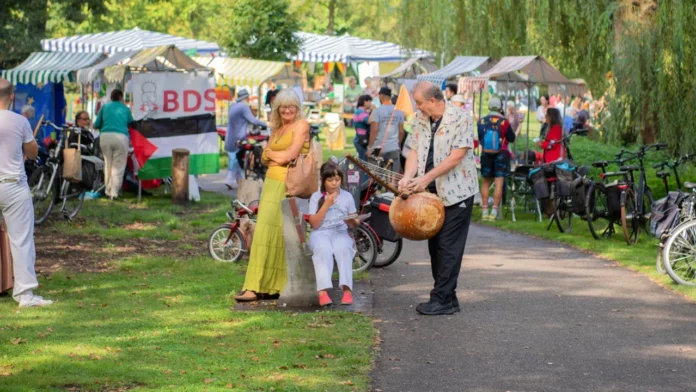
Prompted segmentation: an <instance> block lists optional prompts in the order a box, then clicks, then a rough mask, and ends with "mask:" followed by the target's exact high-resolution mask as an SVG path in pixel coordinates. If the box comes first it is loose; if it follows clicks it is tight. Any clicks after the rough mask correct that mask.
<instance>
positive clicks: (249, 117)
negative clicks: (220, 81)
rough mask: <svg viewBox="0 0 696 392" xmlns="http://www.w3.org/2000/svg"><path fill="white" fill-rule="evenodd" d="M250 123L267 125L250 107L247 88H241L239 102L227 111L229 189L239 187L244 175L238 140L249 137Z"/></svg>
mask: <svg viewBox="0 0 696 392" xmlns="http://www.w3.org/2000/svg"><path fill="white" fill-rule="evenodd" d="M279 94H280V93H279ZM276 97H277V95H276ZM274 101H275V99H274ZM249 124H254V125H257V126H260V127H265V126H267V125H266V123H265V122H263V121H261V120H259V119H257V118H256V117H254V114H253V113H252V112H251V107H249V92H248V91H247V90H246V89H241V90H239V93H238V94H237V102H235V103H233V104H232V105H231V106H230V111H229V112H228V113H227V134H226V135H225V151H226V152H227V157H228V158H229V160H228V161H227V178H226V179H225V185H227V189H229V190H232V189H236V188H237V187H239V180H241V179H242V178H243V176H244V174H243V172H242V168H241V167H240V166H239V162H238V161H237V150H238V147H237V141H239V140H242V139H244V138H246V137H247V126H248V125H249Z"/></svg>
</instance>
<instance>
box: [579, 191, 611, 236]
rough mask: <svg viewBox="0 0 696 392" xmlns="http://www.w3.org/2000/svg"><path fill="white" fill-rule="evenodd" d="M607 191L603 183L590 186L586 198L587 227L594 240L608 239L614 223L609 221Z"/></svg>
mask: <svg viewBox="0 0 696 392" xmlns="http://www.w3.org/2000/svg"><path fill="white" fill-rule="evenodd" d="M608 211H609V210H608V209H607V190H606V188H605V187H604V184H602V183H594V184H592V185H590V189H588V190H587V196H585V215H586V216H587V226H588V227H589V228H590V233H592V237H594V239H596V240H599V239H602V238H603V237H604V238H606V237H608V235H609V233H610V232H611V226H612V223H611V222H610V221H609V219H608Z"/></svg>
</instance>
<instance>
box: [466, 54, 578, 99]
mask: <svg viewBox="0 0 696 392" xmlns="http://www.w3.org/2000/svg"><path fill="white" fill-rule="evenodd" d="M489 80H493V81H497V82H507V83H508V84H509V85H510V86H513V85H515V84H518V85H524V86H530V85H533V84H537V83H539V84H545V85H552V84H562V85H572V84H574V83H572V82H571V81H570V80H568V79H567V78H566V77H565V76H563V74H562V73H560V72H559V71H558V70H557V69H556V68H554V67H553V66H552V65H551V64H550V63H549V62H548V61H547V60H546V59H545V58H543V57H541V56H510V57H503V58H502V59H501V60H500V61H499V62H498V63H497V64H496V65H494V66H493V67H492V68H491V69H489V70H488V71H486V72H484V73H482V74H481V75H479V76H469V77H462V78H460V79H459V90H461V91H480V90H482V89H483V88H485V85H486V83H487V82H488V81H489ZM525 88H526V87H525Z"/></svg>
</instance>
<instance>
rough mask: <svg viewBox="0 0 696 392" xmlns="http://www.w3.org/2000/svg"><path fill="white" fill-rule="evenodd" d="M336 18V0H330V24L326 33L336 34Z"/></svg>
mask: <svg viewBox="0 0 696 392" xmlns="http://www.w3.org/2000/svg"><path fill="white" fill-rule="evenodd" d="M335 18H336V0H329V25H328V27H327V28H326V35H334V20H335Z"/></svg>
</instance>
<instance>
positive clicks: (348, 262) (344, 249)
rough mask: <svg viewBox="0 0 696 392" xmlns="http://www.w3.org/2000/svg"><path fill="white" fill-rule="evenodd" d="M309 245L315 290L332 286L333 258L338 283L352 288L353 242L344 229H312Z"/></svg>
mask: <svg viewBox="0 0 696 392" xmlns="http://www.w3.org/2000/svg"><path fill="white" fill-rule="evenodd" d="M309 246H310V247H311V248H312V261H313V262H314V273H315V274H316V277H317V291H321V290H327V289H330V288H332V287H333V283H332V282H331V274H332V273H333V266H334V258H335V259H336V264H337V265H338V285H339V287H343V286H348V288H349V289H351V290H353V257H355V242H354V241H353V239H352V238H350V236H349V235H348V232H346V231H334V230H320V231H313V232H312V234H310V236H309Z"/></svg>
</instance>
